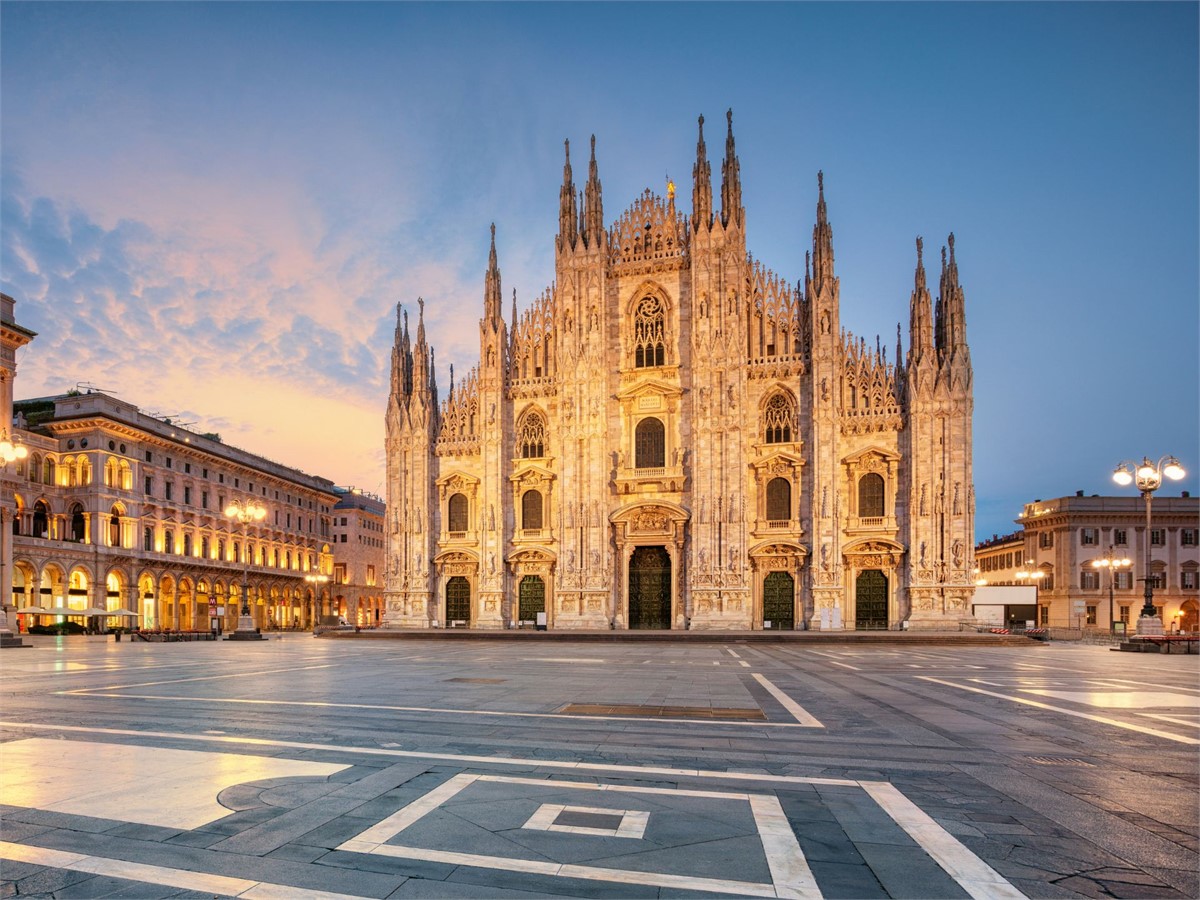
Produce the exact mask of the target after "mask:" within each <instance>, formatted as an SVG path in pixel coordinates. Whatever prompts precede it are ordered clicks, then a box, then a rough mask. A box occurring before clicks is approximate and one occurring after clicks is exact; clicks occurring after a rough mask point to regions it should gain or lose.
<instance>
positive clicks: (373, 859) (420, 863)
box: [321, 850, 456, 881]
mask: <svg viewBox="0 0 1200 900" xmlns="http://www.w3.org/2000/svg"><path fill="white" fill-rule="evenodd" d="M321 865H322V866H329V867H331V868H337V869H345V870H348V871H362V872H378V873H380V874H386V875H399V876H403V877H405V878H425V879H428V880H432V881H441V880H443V879H445V878H446V877H447V876H448V875H450V873H451V872H453V871H454V870H455V868H456V867H455V866H454V865H452V864H447V863H439V862H428V861H426V860H421V859H401V858H399V857H395V856H382V855H380V854H376V853H349V852H346V851H343V850H334V851H332V852H330V853H327V854H325V855H324V856H322V857H321Z"/></svg>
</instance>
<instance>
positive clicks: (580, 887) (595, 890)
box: [446, 866, 658, 900]
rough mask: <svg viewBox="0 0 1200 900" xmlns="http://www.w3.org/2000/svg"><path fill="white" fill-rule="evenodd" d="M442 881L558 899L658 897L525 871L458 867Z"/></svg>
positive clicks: (645, 889) (651, 890) (633, 888)
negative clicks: (525, 892) (545, 895)
mask: <svg viewBox="0 0 1200 900" xmlns="http://www.w3.org/2000/svg"><path fill="white" fill-rule="evenodd" d="M446 880H447V881H448V882H450V883H460V882H461V883H465V884H478V885H489V886H490V885H495V886H497V887H500V888H504V889H507V890H517V891H532V892H534V893H541V894H551V895H553V896H558V897H595V898H598V900H622V898H629V900H643V898H645V900H650V898H657V897H658V888H656V887H652V886H647V885H640V884H623V883H618V882H612V881H599V880H596V881H593V880H591V879H587V878H558V877H556V876H552V875H530V874H528V873H525V872H506V871H503V870H500V869H479V868H475V867H473V866H460V867H459V868H457V869H455V871H454V873H453V874H452V875H451V876H450V877H449V878H448V879H446Z"/></svg>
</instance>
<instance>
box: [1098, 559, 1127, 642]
mask: <svg viewBox="0 0 1200 900" xmlns="http://www.w3.org/2000/svg"><path fill="white" fill-rule="evenodd" d="M1132 565H1133V560H1132V559H1130V558H1129V557H1128V556H1118V555H1117V551H1116V549H1115V548H1113V547H1109V548H1108V549H1107V550H1105V551H1104V555H1103V556H1102V557H1100V558H1099V559H1093V560H1092V566H1093V567H1094V568H1097V569H1108V630H1109V631H1110V632H1111V631H1112V629H1113V610H1114V608H1115V607H1114V606H1113V586H1114V585H1113V582H1115V581H1116V580H1117V570H1118V569H1123V568H1125V566H1132Z"/></svg>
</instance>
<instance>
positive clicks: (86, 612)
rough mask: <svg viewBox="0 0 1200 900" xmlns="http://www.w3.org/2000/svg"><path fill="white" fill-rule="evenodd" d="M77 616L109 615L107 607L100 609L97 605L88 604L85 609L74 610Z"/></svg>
mask: <svg viewBox="0 0 1200 900" xmlns="http://www.w3.org/2000/svg"><path fill="white" fill-rule="evenodd" d="M75 615H77V616H111V615H112V613H110V612H109V611H108V610H107V609H100V608H99V607H98V606H89V607H88V608H87V609H81V610H78V611H76V613H75Z"/></svg>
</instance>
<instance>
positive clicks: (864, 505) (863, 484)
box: [858, 472, 883, 519]
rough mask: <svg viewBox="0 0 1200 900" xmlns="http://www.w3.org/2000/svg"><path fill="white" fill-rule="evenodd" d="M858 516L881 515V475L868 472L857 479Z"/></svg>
mask: <svg viewBox="0 0 1200 900" xmlns="http://www.w3.org/2000/svg"><path fill="white" fill-rule="evenodd" d="M858 515H859V518H864V519H865V518H871V517H881V516H883V476H882V475H878V474H876V473H875V472H868V473H867V474H866V475H864V476H863V477H862V478H860V479H859V480H858Z"/></svg>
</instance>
